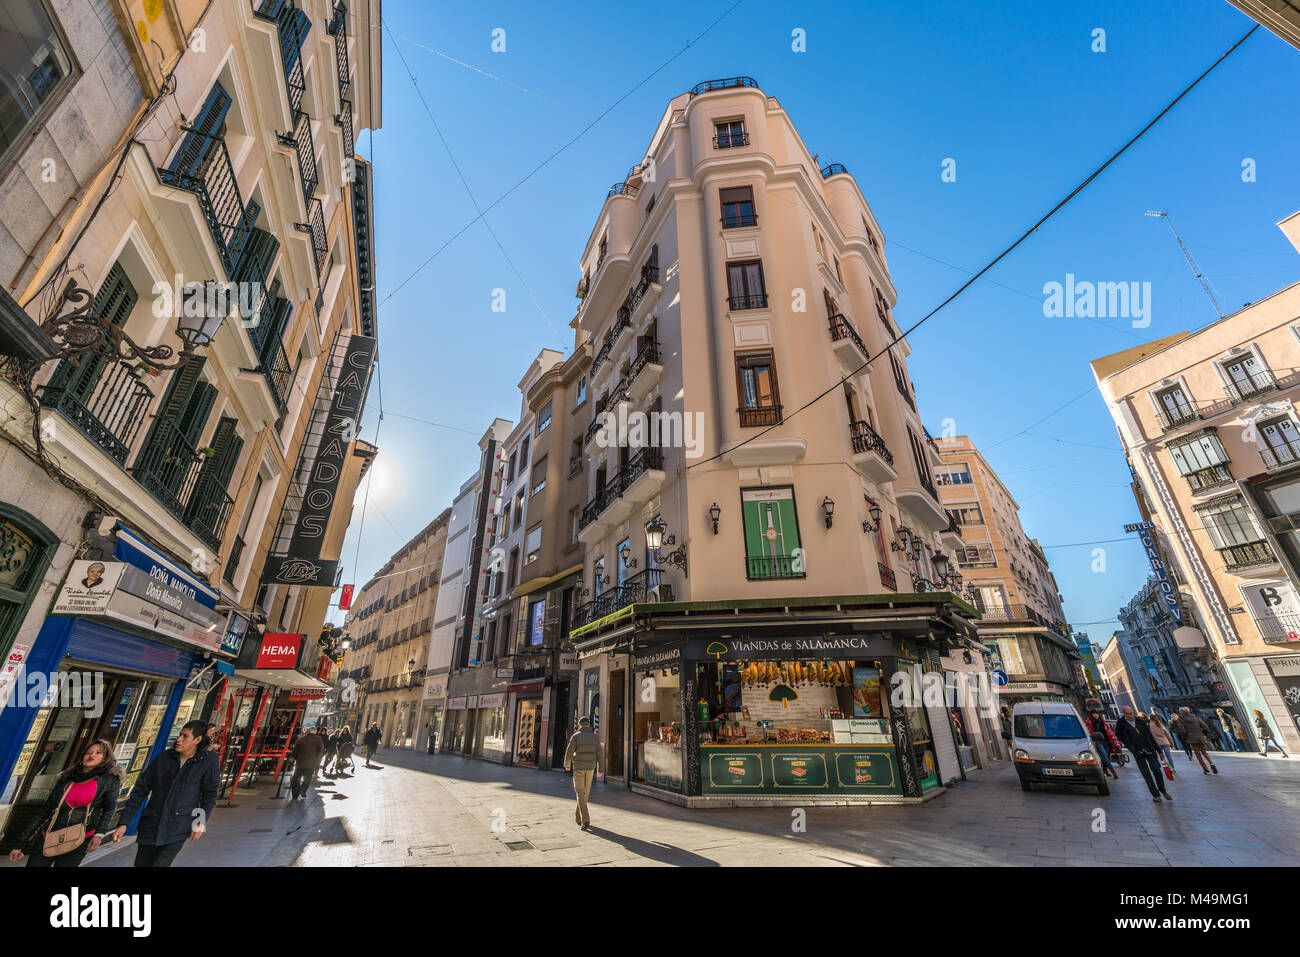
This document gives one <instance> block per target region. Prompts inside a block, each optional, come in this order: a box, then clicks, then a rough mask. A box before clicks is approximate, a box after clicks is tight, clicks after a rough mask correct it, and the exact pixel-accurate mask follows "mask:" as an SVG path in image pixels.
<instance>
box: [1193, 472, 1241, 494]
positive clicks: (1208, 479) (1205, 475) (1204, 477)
mask: <svg viewBox="0 0 1300 957" xmlns="http://www.w3.org/2000/svg"><path fill="white" fill-rule="evenodd" d="M1186 478H1187V484H1188V485H1190V486H1191V489H1192V491H1193V492H1204V491H1206V490H1207V489H1212V488H1219V487H1221V486H1224V485H1231V484H1232V483H1233V481H1234V479H1233V477H1232V472H1231V470H1229V468H1228V467H1227V466H1226V465H1211V466H1210V467H1209V468H1208V469H1201V470H1200V471H1199V472H1193V473H1191V474H1190V475H1188V476H1186Z"/></svg>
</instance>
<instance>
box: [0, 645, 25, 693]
mask: <svg viewBox="0 0 1300 957" xmlns="http://www.w3.org/2000/svg"><path fill="white" fill-rule="evenodd" d="M31 650H32V646H31V645H29V644H27V643H26V642H23V641H15V642H14V643H13V645H12V646H11V647H10V649H9V655H8V657H7V658H6V659H5V663H4V668H3V670H0V688H3V687H4V686H5V685H8V684H13V683H14V682H15V681H17V680H18V673H19V672H20V671H22V668H23V662H24V661H26V660H27V653H28V652H30V651H31Z"/></svg>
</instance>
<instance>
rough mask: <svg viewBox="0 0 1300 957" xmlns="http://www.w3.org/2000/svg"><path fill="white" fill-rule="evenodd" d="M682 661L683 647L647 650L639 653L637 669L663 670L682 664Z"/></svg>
mask: <svg viewBox="0 0 1300 957" xmlns="http://www.w3.org/2000/svg"><path fill="white" fill-rule="evenodd" d="M681 660H682V646H681V645H673V646H672V647H670V648H646V649H643V650H641V651H638V652H637V654H636V667H637V668H638V669H641V668H663V667H665V666H667V665H676V664H680V663H681Z"/></svg>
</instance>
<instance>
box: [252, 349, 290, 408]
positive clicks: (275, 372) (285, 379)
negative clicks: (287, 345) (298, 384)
mask: <svg viewBox="0 0 1300 957" xmlns="http://www.w3.org/2000/svg"><path fill="white" fill-rule="evenodd" d="M258 371H260V372H261V373H262V376H263V377H264V378H265V379H266V384H267V385H269V386H270V387H271V395H273V396H274V397H275V405H276V408H278V409H279V410H280V411H281V412H283V411H284V407H285V406H286V405H288V404H289V390H290V389H291V388H292V387H293V366H291V365H290V364H289V357H288V356H287V355H286V354H285V351H284V344H283V343H281V344H280V345H278V346H276V347H275V351H274V352H272V353H271V355H270V356H268V357H267V359H266V361H264V362H263V363H262V366H261V368H260V369H259V370H258Z"/></svg>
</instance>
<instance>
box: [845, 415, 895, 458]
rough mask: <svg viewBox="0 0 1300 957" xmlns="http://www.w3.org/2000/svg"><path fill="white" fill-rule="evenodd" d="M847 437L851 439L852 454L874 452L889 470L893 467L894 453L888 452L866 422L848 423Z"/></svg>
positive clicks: (882, 440)
mask: <svg viewBox="0 0 1300 957" xmlns="http://www.w3.org/2000/svg"><path fill="white" fill-rule="evenodd" d="M849 436H850V437H851V438H852V439H853V451H854V453H855V454H856V453H861V452H875V453H876V454H877V455H879V456H880V457H881V458H882V459H884V460H885V464H887V465H888V466H889V467H890V468H893V466H894V453H892V452H890V451H889V446H887V445H886V444H885V440H884V439H882V438H881V437H880V435H879V433H877V432H876V430H875V429H873V428H872V427H871V426H870V425H869V424H868V423H866V422H850V423H849Z"/></svg>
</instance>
